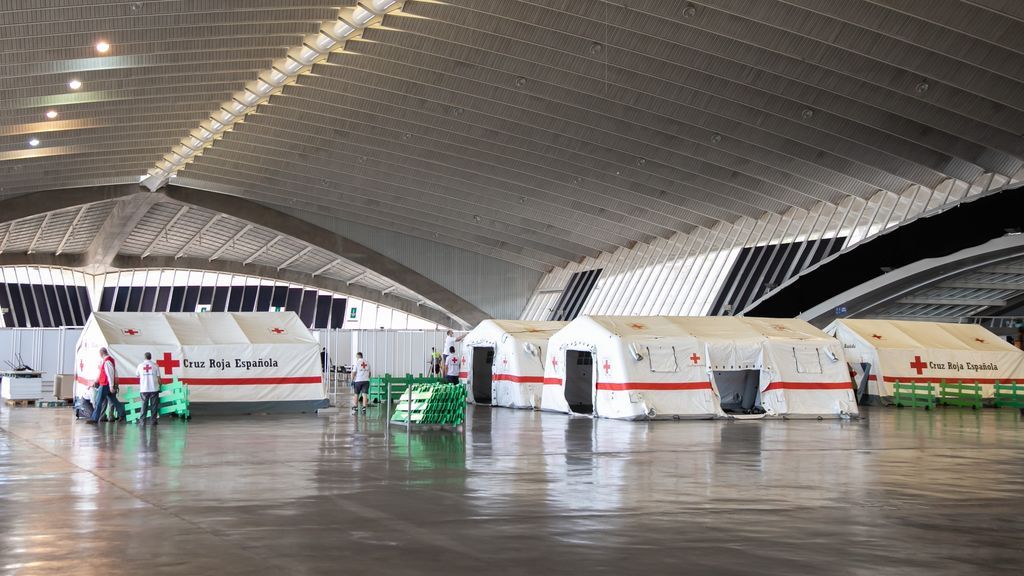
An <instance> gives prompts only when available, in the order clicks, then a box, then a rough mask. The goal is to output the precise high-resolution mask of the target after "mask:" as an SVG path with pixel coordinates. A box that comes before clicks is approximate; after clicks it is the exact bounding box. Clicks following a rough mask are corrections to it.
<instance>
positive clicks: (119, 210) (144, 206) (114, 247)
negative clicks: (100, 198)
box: [85, 192, 163, 273]
mask: <svg viewBox="0 0 1024 576" xmlns="http://www.w3.org/2000/svg"><path fill="white" fill-rule="evenodd" d="M162 199H163V195H162V194H154V193H152V192H139V193H137V194H132V195H131V196H128V197H125V198H123V199H122V200H121V201H120V202H118V203H117V204H116V205H115V206H114V209H113V210H111V212H110V214H109V215H108V216H107V219H106V221H104V223H103V226H102V227H101V228H100V230H99V232H97V233H96V236H95V237H94V238H93V241H92V243H91V244H89V247H88V248H87V249H86V251H85V257H86V260H87V261H88V262H89V265H88V268H87V269H88V270H90V271H92V272H94V273H95V272H105V271H106V269H107V268H109V267H110V263H111V262H113V261H114V258H115V257H117V254H118V252H120V251H121V246H122V245H124V241H125V240H127V239H128V237H129V236H131V234H132V232H134V231H135V227H136V226H138V225H139V224H140V223H141V222H142V220H143V218H145V216H146V214H147V213H148V212H149V210H150V208H152V207H153V206H155V205H156V203H157V202H160V201H161V200H162Z"/></svg>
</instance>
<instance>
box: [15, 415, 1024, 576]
mask: <svg viewBox="0 0 1024 576" xmlns="http://www.w3.org/2000/svg"><path fill="white" fill-rule="evenodd" d="M385 428H386V427H385V426H384V425H383V423H382V420H381V419H380V417H379V415H377V414H370V415H368V417H364V416H359V417H355V416H351V415H349V414H347V413H346V414H341V415H338V416H335V417H330V418H328V417H316V416H287V417H286V416H250V417H232V418H225V417H222V418H209V419H205V420H194V421H192V422H190V423H184V422H179V421H167V420H165V421H164V424H162V425H161V426H160V427H159V428H158V429H152V428H146V429H139V428H138V427H134V426H128V425H124V424H120V425H118V424H108V425H102V426H100V427H98V428H97V427H93V426H89V425H86V424H84V423H81V422H75V421H74V420H73V419H72V417H71V415H70V411H68V410H61V409H42V408H7V407H0V573H2V574H31V575H35V574H75V575H91V574H95V575H113V574H142V575H152V574H197V575H206V574H215V575H218V576H228V575H232V574H289V575H290V574H297V575H300V574H345V573H351V574H379V575H387V576H391V575H400V574H476V575H479V574H536V575H547V574H620V575H621V574H857V575H868V574H871V575H876V574H927V575H930V576H934V575H938V574H987V573H991V574H1013V573H1017V574H1019V573H1022V570H1024V423H1022V421H1021V416H1020V414H1019V413H1018V412H1017V411H1014V410H994V409H987V410H984V411H981V412H977V413H976V412H972V411H970V410H955V409H949V410H939V411H937V412H935V413H926V412H920V411H910V410H896V409H876V410H872V411H869V412H868V413H867V414H866V418H864V419H862V420H859V421H820V422H819V421H744V422H726V421H721V422H656V423H631V422H615V421H606V420H598V421H593V420H589V419H582V418H578V419H568V418H566V417H565V416H561V415H556V414H542V413H531V412H525V411H513V410H505V409H487V408H479V409H476V410H473V411H472V412H471V420H470V421H469V424H468V427H467V428H468V429H467V431H466V435H465V437H463V435H462V434H458V433H448V432H417V433H414V434H412V435H411V436H409V435H407V434H406V433H405V432H404V431H399V430H392V431H391V433H390V435H386V434H385Z"/></svg>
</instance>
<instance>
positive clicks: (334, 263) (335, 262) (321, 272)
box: [313, 258, 341, 276]
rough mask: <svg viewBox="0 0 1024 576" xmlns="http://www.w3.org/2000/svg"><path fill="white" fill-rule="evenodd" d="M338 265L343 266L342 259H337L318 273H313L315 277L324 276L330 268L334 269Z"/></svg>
mask: <svg viewBox="0 0 1024 576" xmlns="http://www.w3.org/2000/svg"><path fill="white" fill-rule="evenodd" d="M338 264H341V258H337V259H335V260H332V261H331V262H330V263H328V264H327V265H326V266H324V267H323V268H320V269H319V270H317V271H316V272H313V276H319V275H320V274H323V273H324V272H326V271H327V270H329V269H330V268H333V267H334V266H337V265H338Z"/></svg>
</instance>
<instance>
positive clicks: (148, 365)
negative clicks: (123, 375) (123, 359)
mask: <svg viewBox="0 0 1024 576" xmlns="http://www.w3.org/2000/svg"><path fill="white" fill-rule="evenodd" d="M135 375H136V376H138V377H139V392H159V391H160V367H159V366H157V365H156V364H154V363H153V361H152V360H143V361H142V364H139V367H138V368H136V369H135Z"/></svg>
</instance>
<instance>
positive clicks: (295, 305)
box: [284, 288, 302, 314]
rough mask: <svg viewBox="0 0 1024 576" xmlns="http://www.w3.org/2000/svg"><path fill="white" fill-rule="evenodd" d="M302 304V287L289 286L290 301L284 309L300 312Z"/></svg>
mask: <svg viewBox="0 0 1024 576" xmlns="http://www.w3.org/2000/svg"><path fill="white" fill-rule="evenodd" d="M301 306H302V288H288V301H287V302H286V303H285V306H284V309H285V310H287V311H289V312H295V313H296V314H298V313H299V309H300V308H301Z"/></svg>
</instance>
